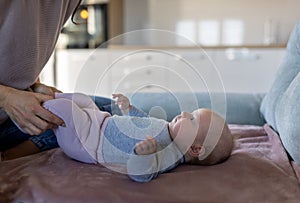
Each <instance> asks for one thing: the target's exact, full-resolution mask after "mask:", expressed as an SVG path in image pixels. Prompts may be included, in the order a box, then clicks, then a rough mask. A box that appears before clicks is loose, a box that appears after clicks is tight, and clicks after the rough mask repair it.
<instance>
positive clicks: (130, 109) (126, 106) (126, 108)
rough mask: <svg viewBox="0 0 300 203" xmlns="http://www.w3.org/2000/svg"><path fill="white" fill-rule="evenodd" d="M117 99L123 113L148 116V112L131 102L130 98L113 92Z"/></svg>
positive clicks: (114, 97)
mask: <svg viewBox="0 0 300 203" xmlns="http://www.w3.org/2000/svg"><path fill="white" fill-rule="evenodd" d="M112 97H113V99H115V100H116V105H118V107H119V108H120V110H121V112H122V114H123V115H128V116H138V117H148V114H146V113H145V112H143V111H142V110H140V109H138V108H136V107H135V106H133V105H131V104H130V101H129V99H128V98H127V97H126V96H124V95H122V94H112Z"/></svg>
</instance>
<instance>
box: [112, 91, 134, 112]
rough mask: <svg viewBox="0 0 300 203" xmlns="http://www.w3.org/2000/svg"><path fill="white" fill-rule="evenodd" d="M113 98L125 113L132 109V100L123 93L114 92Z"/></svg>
mask: <svg viewBox="0 0 300 203" xmlns="http://www.w3.org/2000/svg"><path fill="white" fill-rule="evenodd" d="M112 98H113V99H116V105H118V107H119V108H120V110H121V111H122V113H123V114H128V112H129V110H130V102H129V99H128V98H127V97H125V96H124V95H123V94H112Z"/></svg>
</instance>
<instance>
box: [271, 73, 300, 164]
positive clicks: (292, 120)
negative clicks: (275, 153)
mask: <svg viewBox="0 0 300 203" xmlns="http://www.w3.org/2000/svg"><path fill="white" fill-rule="evenodd" d="M299 101H300V73H298V75H297V76H296V77H295V79H294V80H293V81H292V83H291V84H290V86H289V87H288V89H287V90H286V92H285V93H284V94H283V95H282V97H281V99H280V101H279V102H278V105H277V109H276V111H275V120H276V126H277V130H278V132H279V134H280V137H281V140H282V143H283V145H284V147H285V148H286V150H287V151H288V152H289V154H290V156H291V157H292V158H293V159H294V161H295V162H296V163H297V164H299V165H300V105H299Z"/></svg>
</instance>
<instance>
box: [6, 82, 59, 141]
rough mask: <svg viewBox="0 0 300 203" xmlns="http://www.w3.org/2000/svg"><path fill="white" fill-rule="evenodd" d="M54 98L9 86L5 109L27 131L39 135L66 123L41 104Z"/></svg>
mask: <svg viewBox="0 0 300 203" xmlns="http://www.w3.org/2000/svg"><path fill="white" fill-rule="evenodd" d="M53 98H54V97H53V96H49V95H46V94H41V93H34V92H28V91H21V90H16V89H13V88H7V91H6V95H5V100H4V102H3V109H4V110H5V112H6V113H7V114H8V116H9V117H10V118H11V119H12V120H13V121H14V122H15V123H16V124H18V126H19V127H20V128H22V129H23V130H24V131H25V132H26V133H28V134H30V135H39V134H41V133H42V132H44V131H46V130H47V129H53V128H56V127H57V126H58V125H62V126H63V125H64V122H63V120H61V119H60V118H58V117H57V116H55V115H54V114H52V113H51V112H50V111H48V110H46V109H44V108H43V107H42V106H41V104H42V103H43V102H45V101H48V100H51V99H53Z"/></svg>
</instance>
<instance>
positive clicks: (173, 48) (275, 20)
mask: <svg viewBox="0 0 300 203" xmlns="http://www.w3.org/2000/svg"><path fill="white" fill-rule="evenodd" d="M299 17H300V1H298V0H285V1H282V0H265V1H260V0H252V1H247V0H227V1H224V0H209V1H208V0H84V1H82V4H81V6H80V7H79V8H78V10H77V12H76V16H75V22H76V24H74V23H72V22H71V21H70V20H69V21H68V22H67V23H66V25H65V27H64V29H63V30H62V33H61V36H60V38H59V41H58V44H57V48H56V50H55V52H54V53H53V56H52V57H51V59H50V60H49V63H48V64H47V66H46V69H45V70H44V72H43V73H42V75H41V77H42V80H43V81H44V82H46V83H48V84H50V85H55V86H57V87H58V88H60V89H62V90H63V91H74V90H80V91H84V92H86V93H94V89H95V87H94V86H95V84H96V83H99V78H100V77H101V74H100V73H103V72H105V70H107V69H108V67H109V66H110V65H111V64H112V63H113V62H114V61H115V60H116V59H117V58H118V57H120V56H123V55H126V54H128V53H130V52H132V51H134V50H141V49H149V48H150V49H153V48H159V50H168V51H170V52H171V53H174V55H176V56H180V57H183V58H184V59H186V60H188V61H189V62H191V64H193V65H194V66H195V67H196V68H197V69H199V70H201V71H202V70H203V71H204V72H209V71H210V67H212V68H215V67H216V68H217V71H218V73H219V74H220V77H221V79H222V82H223V85H224V88H225V90H226V91H228V92H266V91H267V90H268V88H269V87H270V85H271V83H272V79H273V77H274V74H275V72H276V70H277V68H278V67H279V65H280V61H281V60H282V58H283V56H284V53H285V48H286V43H287V40H288V38H289V35H290V33H291V31H292V29H293V27H294V25H295V23H296V22H297V20H298V18H299ZM143 29H154V30H162V31H164V32H170V33H172V35H174V36H176V35H177V36H179V37H173V38H166V37H162V36H161V34H157V32H143V31H141V32H138V33H137V32H136V31H137V30H143ZM131 32H133V33H134V34H130V33H131ZM128 33H129V34H128ZM120 35H121V36H122V37H120ZM99 46H100V48H98V47H99ZM198 46H201V47H202V48H203V49H204V51H203V50H202V49H201V50H199V47H198ZM96 48H98V49H97V50H96V52H95V49H96ZM124 58H126V57H124ZM90 60H92V61H93V60H94V62H93V63H88V66H89V67H87V61H90ZM126 60H129V61H132V62H133V64H135V65H131V63H126V66H127V69H126V68H124V70H120V71H121V72H122V71H123V73H122V74H121V75H123V76H126V74H132V71H134V70H136V69H135V68H137V67H138V66H139V67H140V66H142V65H143V64H144V65H145V64H148V65H149V64H150V65H149V67H148V69H147V70H146V69H145V71H144V73H142V74H139V76H138V77H139V78H147V77H148V78H151V74H152V75H153V74H154V75H155V74H158V73H154V72H155V71H153V70H155V69H154V66H153V65H154V64H156V65H161V66H166V67H169V68H173V67H174V70H176V66H177V65H176V63H175V64H174V62H172V61H173V59H170V58H164V57H162V56H157V54H153V53H150V52H149V53H147V52H145V53H144V54H143V55H140V56H138V57H134V58H132V57H131V58H128V57H127V58H126ZM93 64H94V65H93ZM93 66H95V67H93ZM151 66H152V67H151ZM83 67H85V68H83ZM128 67H132V68H128ZM83 69H85V70H84V71H83ZM86 69H89V71H88V70H86ZM125 69H126V70H125ZM180 71H182V70H180ZM180 71H179V74H181V73H180ZM201 71H200V72H201ZM203 71H202V73H203V74H204V75H205V73H204V72H203ZM83 72H89V73H85V74H86V76H84V77H83V78H82V80H81V79H80V81H81V83H87V84H81V85H78V84H77V83H78V82H76V81H78V80H77V79H78V76H79V75H82V74H83ZM95 72H96V73H97V72H99V74H100V75H99V74H98V75H97V74H96V75H97V77H98V78H95V76H94V75H95ZM93 73H94V74H93ZM162 74H166V76H162V78H161V80H165V81H166V84H171V83H172V82H171V81H170V80H171V79H170V77H168V73H162ZM213 74H216V73H212V72H211V73H207V75H209V76H207V77H208V78H209V80H215V79H216V78H214V77H213V76H212V75H213ZM262 75H263V76H262ZM102 76H103V75H102ZM93 77H94V78H93ZM103 77H104V76H103ZM103 77H102V79H103ZM105 77H106V78H107V79H106V80H107V81H110V82H103V88H104V87H105V88H104V89H105V90H103V91H102V92H99V94H105V95H106V94H108V93H109V92H111V91H114V90H116V87H115V86H114V84H113V83H112V82H111V81H116V83H117V81H119V80H120V78H121V76H118V77H114V75H113V73H110V74H107V75H105ZM92 78H93V80H97V81H98V82H92V81H91V79H92ZM139 78H134V77H133V78H131V80H139ZM207 80H208V79H207ZM82 81H85V82H82ZM103 81H104V80H103ZM168 81H169V82H168ZM89 83H91V84H89ZM104 83H105V84H106V85H104ZM116 83H115V84H116ZM122 84H123V83H122ZM76 85H77V86H78V87H76ZM125 86H126V85H125ZM127 86H128V91H133V90H134V89H132V88H133V87H130V84H127ZM204 86H205V85H204ZM204 86H203V87H202V86H201V87H199V88H198V89H196V90H195V91H203V90H204V89H205V87H204ZM215 86H218V85H215ZM134 88H135V87H134ZM203 88H204V89H203ZM92 89H93V90H92ZM212 89H214V87H212ZM147 91H154V90H151V87H150V86H149V87H148V89H147ZM155 91H156V90H155Z"/></svg>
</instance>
